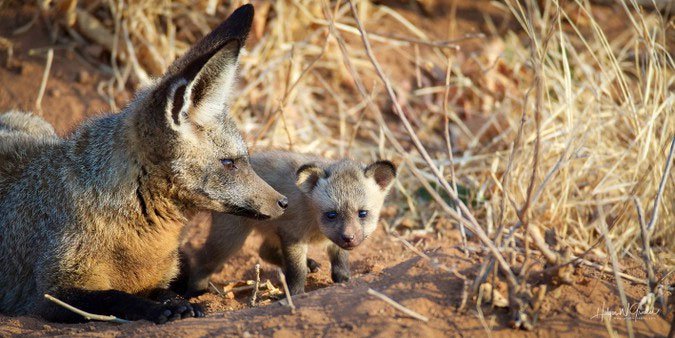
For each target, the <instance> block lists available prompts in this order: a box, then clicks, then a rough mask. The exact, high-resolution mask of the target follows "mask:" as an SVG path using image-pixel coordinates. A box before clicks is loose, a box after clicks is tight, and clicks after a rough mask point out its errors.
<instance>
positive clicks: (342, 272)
mask: <svg viewBox="0 0 675 338" xmlns="http://www.w3.org/2000/svg"><path fill="white" fill-rule="evenodd" d="M328 257H329V259H330V271H331V278H332V279H333V282H335V283H344V282H347V281H349V277H350V276H351V273H350V272H349V252H348V251H347V250H344V249H341V248H340V247H339V246H337V245H335V244H333V243H331V244H329V245H328Z"/></svg>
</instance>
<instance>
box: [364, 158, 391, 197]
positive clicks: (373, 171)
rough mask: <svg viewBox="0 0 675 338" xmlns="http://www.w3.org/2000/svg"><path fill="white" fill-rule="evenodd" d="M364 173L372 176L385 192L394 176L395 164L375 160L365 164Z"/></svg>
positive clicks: (369, 176)
mask: <svg viewBox="0 0 675 338" xmlns="http://www.w3.org/2000/svg"><path fill="white" fill-rule="evenodd" d="M364 174H365V175H366V177H368V178H371V177H372V178H373V179H374V180H375V183H377V185H379V186H380V189H382V191H384V192H387V191H389V188H391V185H392V183H394V179H395V178H396V166H395V165H394V164H393V163H391V162H389V161H377V162H374V163H372V164H371V165H369V166H367V167H366V169H365V170H364Z"/></svg>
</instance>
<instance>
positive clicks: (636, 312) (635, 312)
mask: <svg viewBox="0 0 675 338" xmlns="http://www.w3.org/2000/svg"><path fill="white" fill-rule="evenodd" d="M660 311H661V309H650V310H646V309H643V308H641V307H640V304H638V303H635V304H631V305H629V306H628V307H627V308H624V307H621V308H619V309H618V310H616V309H612V308H609V307H605V305H604V303H603V305H602V308H598V309H597V310H596V312H595V315H593V316H592V317H591V319H595V318H598V319H599V320H604V319H610V320H612V319H614V318H618V319H624V318H630V319H632V320H642V319H648V318H651V317H655V316H658V315H659V313H660Z"/></svg>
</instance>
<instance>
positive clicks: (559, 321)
mask: <svg viewBox="0 0 675 338" xmlns="http://www.w3.org/2000/svg"><path fill="white" fill-rule="evenodd" d="M471 13H473V12H470V11H469V12H467V20H468V21H463V23H464V24H466V25H467V26H469V25H470V22H471V20H473V19H474V16H472V14H471ZM478 14H479V13H474V14H473V15H475V20H476V21H479V20H480V17H479V16H478ZM30 15H31V13H28V12H23V11H21V10H4V11H3V12H1V13H0V36H3V37H11V31H12V30H13V29H15V28H16V27H18V26H21V25H23V24H25V23H26V22H27V21H28V20H29V19H30ZM500 24H501V23H500ZM467 29H468V28H467ZM46 35H47V34H46V33H45V31H44V29H43V26H42V25H40V24H38V25H36V26H35V27H34V28H32V29H31V30H29V31H28V32H27V33H25V34H23V35H21V36H19V37H13V38H12V39H11V40H12V42H13V43H14V58H13V59H12V60H10V61H9V62H7V58H6V56H5V55H4V53H2V51H0V111H5V110H8V109H24V110H34V102H35V99H36V96H37V92H38V89H39V84H40V79H41V77H42V74H43V70H44V63H45V62H44V56H43V55H44V54H43V53H38V54H40V55H42V56H34V55H29V51H30V50H31V49H36V48H44V47H45V46H48V45H49V40H48V38H47V37H46ZM105 78H106V75H105V74H102V73H100V72H99V71H98V70H97V69H95V68H94V67H91V66H89V65H88V64H87V63H85V62H83V61H82V60H81V57H80V56H78V55H77V53H76V52H74V51H72V50H67V49H58V50H56V53H55V58H54V65H53V67H52V71H51V75H50V79H49V82H48V86H47V90H46V94H45V97H44V99H43V108H44V109H43V110H44V112H43V113H42V115H43V116H44V117H45V118H46V119H47V120H48V121H50V122H51V123H53V124H54V125H55V127H56V129H57V131H58V132H59V133H60V134H61V135H65V134H67V132H68V131H69V130H70V129H72V128H73V126H75V125H76V124H77V123H78V122H79V121H81V120H82V119H84V118H85V117H87V116H91V115H95V114H97V113H98V112H101V111H106V110H109V104H108V102H106V101H104V100H103V99H102V98H101V96H100V95H99V94H98V93H97V90H96V84H97V83H98V81H99V80H100V79H105ZM128 97H129V95H122V96H121V97H118V98H117V99H118V100H119V101H118V103H121V102H124V100H126V99H128ZM456 238H457V237H456V234H455V233H453V232H452V231H447V232H446V236H445V237H443V238H436V237H434V236H431V235H428V236H418V237H414V236H409V237H407V239H408V240H409V241H410V242H412V243H413V244H414V245H415V246H416V247H417V248H418V249H420V250H422V251H423V252H425V253H426V254H427V255H429V256H430V257H432V258H434V259H437V260H438V263H440V264H442V265H444V266H446V267H449V268H453V269H456V271H457V272H459V273H461V274H462V275H464V276H466V277H468V278H473V277H474V276H475V266H476V263H478V262H479V260H480V258H481V257H482V256H483V255H482V253H481V252H477V253H476V254H474V255H472V256H471V258H469V259H467V258H464V255H463V254H462V253H461V252H460V251H459V250H458V249H457V243H458V242H457V240H456ZM259 242H260V238H258V237H257V236H253V237H252V238H250V240H249V241H248V242H247V244H246V246H245V248H244V250H242V252H240V253H239V254H237V255H236V256H235V257H234V258H233V259H232V260H231V262H230V264H228V265H227V266H226V267H225V269H224V270H223V271H222V272H221V273H220V274H219V275H217V276H215V277H214V278H213V281H214V283H215V284H216V285H217V286H219V287H222V286H223V285H228V284H229V282H230V281H232V280H248V279H252V278H253V277H254V265H255V264H256V263H257V262H258V261H259V259H258V258H257V256H256V254H255V251H256V248H257V244H258V243H259ZM310 253H311V257H313V258H315V259H317V260H318V261H319V262H320V263H321V264H322V268H321V270H320V271H319V272H317V273H315V274H312V275H311V276H310V278H309V281H308V282H309V285H308V288H307V289H308V292H307V293H306V294H304V295H301V296H297V297H294V303H295V305H296V307H297V310H296V311H295V313H292V312H291V310H290V309H289V308H288V307H286V306H284V305H282V304H281V303H280V302H278V301H274V300H270V299H262V301H263V304H262V305H259V306H256V307H251V306H249V305H248V301H249V298H250V295H251V291H243V292H238V293H236V294H234V295H233V297H231V298H228V297H223V296H220V295H217V294H215V293H210V294H206V295H203V296H201V297H199V298H196V299H194V301H196V302H199V303H201V304H202V305H204V306H205V307H206V309H207V310H208V311H209V314H208V315H207V317H206V318H203V319H188V320H182V321H178V322H173V323H169V324H165V325H154V324H151V323H148V322H143V321H141V322H134V323H130V324H123V325H116V324H110V323H86V324H78V325H64V324H54V323H47V322H45V321H42V320H40V319H36V318H30V317H6V316H0V336H3V337H5V336H12V335H31V336H51V335H67V336H97V337H99V336H100V337H103V336H131V335H143V336H168V335H176V336H178V335H180V336H191V337H197V336H223V335H239V336H274V337H300V336H380V337H391V336H405V337H409V336H424V337H430V336H451V337H454V336H485V335H486V332H491V334H492V335H493V336H499V337H512V336H532V337H535V336H536V337H557V336H568V337H579V336H586V337H599V336H607V329H606V327H605V324H604V323H603V322H602V321H601V320H600V319H599V318H593V317H594V316H595V315H596V314H597V312H598V311H602V309H607V308H609V309H613V310H617V311H618V309H619V308H620V305H619V301H618V295H617V293H616V290H615V285H614V283H613V281H612V278H611V276H609V275H607V274H604V273H600V272H598V271H595V270H592V269H589V268H579V269H577V271H576V273H575V275H574V278H575V280H576V283H575V284H574V285H573V286H561V287H558V288H557V289H554V290H553V291H552V292H550V294H549V296H548V297H547V298H546V300H545V301H544V303H543V305H542V307H541V311H540V314H539V315H540V320H539V321H538V323H537V324H536V327H535V329H534V330H533V331H531V332H523V331H514V330H511V329H508V328H507V323H508V314H507V313H506V311H505V310H503V309H493V308H491V307H490V306H483V307H482V308H480V311H481V312H482V318H483V319H481V316H480V315H479V311H478V310H479V309H477V308H476V307H475V306H470V307H469V308H468V309H466V310H465V311H459V310H458V309H457V307H458V305H459V304H460V302H461V298H462V290H463V288H464V281H463V280H462V279H461V278H459V277H458V276H455V275H453V274H451V273H448V272H446V271H443V270H441V269H438V268H436V267H435V266H434V265H433V264H431V263H430V262H429V261H427V260H425V259H422V258H420V257H419V256H417V255H416V254H415V253H413V252H412V251H410V250H409V249H406V248H405V247H404V246H403V245H402V244H401V242H399V241H398V240H397V239H396V238H395V237H393V236H391V235H389V234H387V233H385V231H384V230H383V227H380V228H379V229H378V231H377V232H376V234H375V235H374V236H373V238H371V239H370V240H369V241H368V242H367V243H365V244H364V245H363V246H361V247H360V248H358V249H356V250H355V251H354V252H353V254H352V259H351V260H352V271H353V272H352V273H353V278H352V281H350V282H349V283H346V284H343V285H333V284H332V283H331V281H330V273H329V269H328V262H327V259H326V257H325V255H324V254H323V252H321V251H320V250H319V249H318V248H313V249H312V250H311V251H310ZM627 266H636V267H638V268H636V269H634V270H635V271H634V274H635V275H639V274H640V272H639V270H640V269H639V267H640V266H641V265H640V264H639V263H635V262H632V263H631V262H628V263H627ZM261 277H262V280H263V281H264V280H266V279H270V280H271V281H272V283H273V284H275V285H277V286H278V285H279V283H278V280H277V278H276V272H275V269H274V268H273V267H272V266H269V265H266V264H262V275H261ZM624 285H625V286H626V292H627V294H628V296H629V301H630V303H636V302H637V301H638V300H639V298H640V297H641V295H643V294H644V290H645V287H644V286H641V285H634V284H631V283H630V282H625V283H624ZM369 288H372V289H374V290H377V291H379V292H382V293H384V294H386V295H388V296H389V297H391V298H393V299H394V300H396V301H397V302H399V303H401V304H403V305H404V306H406V307H408V308H410V309H412V310H414V311H416V312H418V313H420V314H422V315H424V316H427V317H429V319H430V320H429V321H428V322H426V323H425V322H422V321H419V320H416V319H412V318H410V317H407V316H406V315H404V314H403V313H401V312H399V311H398V310H396V309H394V308H393V307H391V306H390V305H388V304H386V303H384V302H383V301H381V300H379V299H376V298H374V297H372V296H369V295H368V294H367V290H368V289H369ZM671 317H672V315H671ZM611 324H612V326H613V328H614V330H616V331H617V332H618V333H619V334H620V335H626V331H625V326H624V323H623V320H621V319H619V318H614V319H613V320H612V321H611ZM634 326H635V329H636V331H637V332H638V336H646V337H649V336H665V335H667V333H668V329H669V324H668V322H667V321H666V320H664V319H662V318H660V317H646V318H642V319H638V320H636V321H634Z"/></svg>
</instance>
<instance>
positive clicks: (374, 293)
mask: <svg viewBox="0 0 675 338" xmlns="http://www.w3.org/2000/svg"><path fill="white" fill-rule="evenodd" d="M368 294H369V295H371V296H375V297H377V298H379V299H381V300H383V301H385V302H387V304H389V305H391V306H393V307H395V308H396V309H397V310H399V311H401V312H403V313H405V314H406V315H408V316H410V317H413V318H415V319H419V320H421V321H423V322H428V321H429V318H427V317H425V316H423V315H421V314H419V313H417V312H415V311H413V310H410V309H409V308H407V307H405V306H403V305H401V304H399V303H397V302H396V301H395V300H393V299H391V298H389V297H387V296H386V295H384V294H383V293H380V292H377V291H375V290H373V289H371V288H368Z"/></svg>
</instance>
